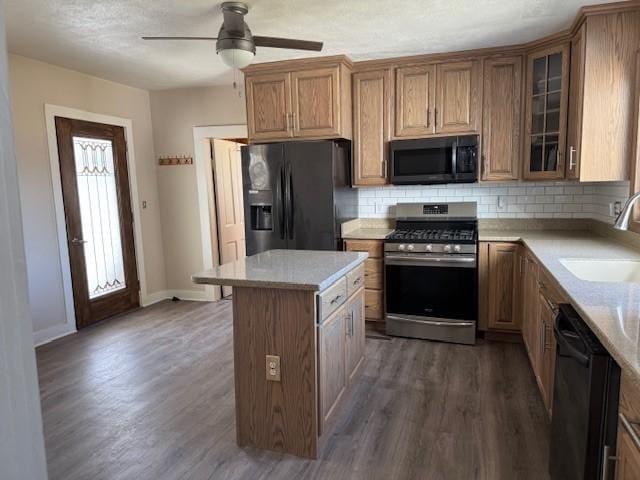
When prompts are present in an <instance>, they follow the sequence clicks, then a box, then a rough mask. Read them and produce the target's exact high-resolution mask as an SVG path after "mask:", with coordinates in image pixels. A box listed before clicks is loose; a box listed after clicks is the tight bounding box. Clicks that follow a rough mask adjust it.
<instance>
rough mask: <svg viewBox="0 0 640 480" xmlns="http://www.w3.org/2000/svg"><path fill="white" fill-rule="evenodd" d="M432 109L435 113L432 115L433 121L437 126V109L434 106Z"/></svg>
mask: <svg viewBox="0 0 640 480" xmlns="http://www.w3.org/2000/svg"><path fill="white" fill-rule="evenodd" d="M434 110H435V114H434V116H433V123H435V124H436V127H437V126H438V109H437V108H435V109H434Z"/></svg>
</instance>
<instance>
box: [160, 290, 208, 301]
mask: <svg viewBox="0 0 640 480" xmlns="http://www.w3.org/2000/svg"><path fill="white" fill-rule="evenodd" d="M173 297H177V298H179V299H180V300H191V301H194V302H212V301H214V299H213V298H212V296H211V293H210V292H207V291H202V290H167V297H166V298H173Z"/></svg>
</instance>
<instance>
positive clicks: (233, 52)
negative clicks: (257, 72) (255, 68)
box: [218, 48, 255, 69]
mask: <svg viewBox="0 0 640 480" xmlns="http://www.w3.org/2000/svg"><path fill="white" fill-rule="evenodd" d="M218 55H220V58H222V61H223V62H224V63H225V65H228V66H229V67H231V68H237V69H240V68H244V67H246V66H248V65H250V64H251V62H253V57H254V56H255V53H253V52H252V51H250V50H243V49H241V48H227V49H225V50H218Z"/></svg>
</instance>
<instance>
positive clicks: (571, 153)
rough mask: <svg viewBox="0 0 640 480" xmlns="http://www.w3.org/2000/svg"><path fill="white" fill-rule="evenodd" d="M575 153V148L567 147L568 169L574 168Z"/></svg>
mask: <svg viewBox="0 0 640 480" xmlns="http://www.w3.org/2000/svg"><path fill="white" fill-rule="evenodd" d="M575 153H576V149H575V148H574V147H572V146H571V147H569V170H573V169H574V168H576V163H577V162H575V161H574V160H573V155H574V154H575Z"/></svg>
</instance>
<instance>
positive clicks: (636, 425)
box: [615, 372, 640, 480]
mask: <svg viewBox="0 0 640 480" xmlns="http://www.w3.org/2000/svg"><path fill="white" fill-rule="evenodd" d="M638 398H640V388H638V387H637V386H636V384H635V383H634V382H633V380H632V379H631V378H629V377H628V376H627V375H626V374H625V373H624V372H623V374H622V379H621V382H620V408H619V413H620V420H619V422H618V442H617V443H618V445H617V452H616V457H617V465H616V477H615V478H616V480H637V479H639V478H640V442H637V439H638V437H639V436H640V403H639V402H638ZM634 437H635V439H634Z"/></svg>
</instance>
